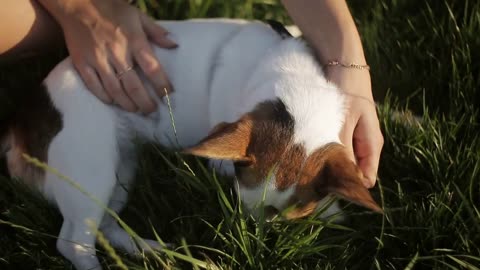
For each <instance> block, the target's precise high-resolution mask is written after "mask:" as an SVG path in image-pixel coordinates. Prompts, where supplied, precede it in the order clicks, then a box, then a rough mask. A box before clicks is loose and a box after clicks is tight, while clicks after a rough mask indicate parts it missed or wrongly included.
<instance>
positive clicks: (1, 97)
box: [0, 88, 15, 158]
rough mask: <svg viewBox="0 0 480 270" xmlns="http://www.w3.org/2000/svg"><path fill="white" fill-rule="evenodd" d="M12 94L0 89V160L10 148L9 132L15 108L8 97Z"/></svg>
mask: <svg viewBox="0 0 480 270" xmlns="http://www.w3.org/2000/svg"><path fill="white" fill-rule="evenodd" d="M12 92H13V91H8V90H7V89H5V88H0V158H4V157H5V154H6V153H7V151H8V149H10V147H11V142H10V131H11V125H12V123H13V122H14V118H15V107H14V106H13V105H12V103H13V102H12V98H11V95H10V93H12Z"/></svg>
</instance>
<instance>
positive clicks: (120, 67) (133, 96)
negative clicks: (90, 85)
mask: <svg viewBox="0 0 480 270" xmlns="http://www.w3.org/2000/svg"><path fill="white" fill-rule="evenodd" d="M111 51H112V54H113V55H112V57H111V58H112V61H113V62H114V63H113V65H114V66H115V70H116V73H117V79H118V80H119V81H120V82H121V85H122V86H123V90H124V93H125V94H126V96H127V97H129V99H130V100H131V101H132V102H133V103H134V104H135V105H136V107H137V108H138V109H139V110H140V111H141V112H142V113H144V114H148V113H151V112H153V111H155V109H156V104H155V101H154V100H153V98H152V97H151V96H150V94H149V93H148V91H147V90H146V89H145V88H144V86H143V84H142V82H141V80H140V78H139V77H138V75H137V73H136V72H135V70H134V69H133V68H132V67H133V63H132V56H131V55H130V53H129V52H128V51H127V48H126V47H125V46H116V47H113V48H111Z"/></svg>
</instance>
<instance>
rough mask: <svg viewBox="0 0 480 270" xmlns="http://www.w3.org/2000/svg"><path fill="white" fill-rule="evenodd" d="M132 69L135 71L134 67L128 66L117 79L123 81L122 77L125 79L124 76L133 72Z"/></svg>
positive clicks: (119, 73) (118, 74)
mask: <svg viewBox="0 0 480 270" xmlns="http://www.w3.org/2000/svg"><path fill="white" fill-rule="evenodd" d="M132 69H133V66H128V67H127V68H125V70H123V71H120V72H118V73H117V74H116V76H117V79H119V80H121V79H122V77H123V75H125V74H126V73H127V72H129V71H130V70H132Z"/></svg>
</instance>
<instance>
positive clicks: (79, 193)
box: [45, 129, 118, 270]
mask: <svg viewBox="0 0 480 270" xmlns="http://www.w3.org/2000/svg"><path fill="white" fill-rule="evenodd" d="M76 131H78V130H76ZM80 132H81V131H80ZM80 132H79V133H80ZM72 133H73V132H71V130H70V132H69V130H68V129H64V130H62V132H60V133H59V134H58V136H57V137H55V138H54V140H53V141H52V143H51V145H50V149H49V165H50V166H51V167H53V168H57V169H59V170H60V173H62V174H63V175H66V176H68V177H69V178H71V180H73V181H74V183H69V181H67V180H64V179H60V178H59V177H58V176H56V175H54V174H52V173H48V174H47V182H46V187H45V193H46V194H47V196H48V197H50V198H51V199H52V200H54V201H55V202H56V204H57V206H58V207H59V209H60V212H61V213H62V216H63V219H64V221H63V225H62V229H61V232H60V235H59V239H58V240H57V248H58V250H59V252H60V253H61V254H62V255H63V256H65V257H66V258H67V259H68V260H70V261H71V262H72V263H73V265H74V266H75V268H76V269H77V270H83V269H101V266H100V262H99V260H98V258H97V256H96V250H95V242H96V232H97V228H98V226H99V224H101V222H102V219H103V216H104V212H105V207H107V204H108V202H109V200H110V197H111V194H112V192H113V190H114V187H115V167H116V164H117V163H118V151H117V146H116V141H115V140H112V139H111V138H108V137H106V136H96V137H95V136H92V137H90V138H89V140H88V143H89V145H88V147H86V146H85V145H83V144H79V143H78V136H82V135H83V136H85V133H80V134H72ZM92 149H94V151H92Z"/></svg>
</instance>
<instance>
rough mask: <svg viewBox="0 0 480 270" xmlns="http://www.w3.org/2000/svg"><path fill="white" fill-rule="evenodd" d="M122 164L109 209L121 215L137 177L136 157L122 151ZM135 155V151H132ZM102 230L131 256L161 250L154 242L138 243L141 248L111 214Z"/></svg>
mask: <svg viewBox="0 0 480 270" xmlns="http://www.w3.org/2000/svg"><path fill="white" fill-rule="evenodd" d="M122 152H123V154H122V158H121V162H120V163H121V164H119V166H118V170H117V184H116V186H115V190H114V192H113V194H112V197H111V199H110V202H109V205H108V207H109V208H110V209H112V210H113V211H115V212H116V213H120V211H122V209H123V207H124V206H125V204H126V203H127V199H128V191H129V188H130V184H131V182H132V181H133V177H134V176H135V164H136V157H135V156H134V155H133V154H126V153H125V152H126V151H125V150H123V151H122ZM130 153H133V151H130ZM101 230H102V232H103V233H104V234H105V236H106V237H107V239H108V240H109V242H110V244H111V245H112V246H114V247H117V248H120V249H122V250H124V251H126V252H127V253H129V254H140V252H141V250H149V249H156V250H158V249H160V247H161V246H160V244H159V243H158V242H156V241H153V240H145V239H144V240H143V241H140V242H141V243H138V246H139V247H140V250H139V248H138V247H137V244H136V243H135V241H134V240H133V239H132V238H131V237H130V235H129V234H128V233H127V232H126V231H125V230H124V229H123V228H122V227H121V226H120V225H119V224H118V223H117V221H116V220H115V219H114V218H113V217H112V216H111V215H109V214H105V217H104V218H103V221H102V224H101Z"/></svg>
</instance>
